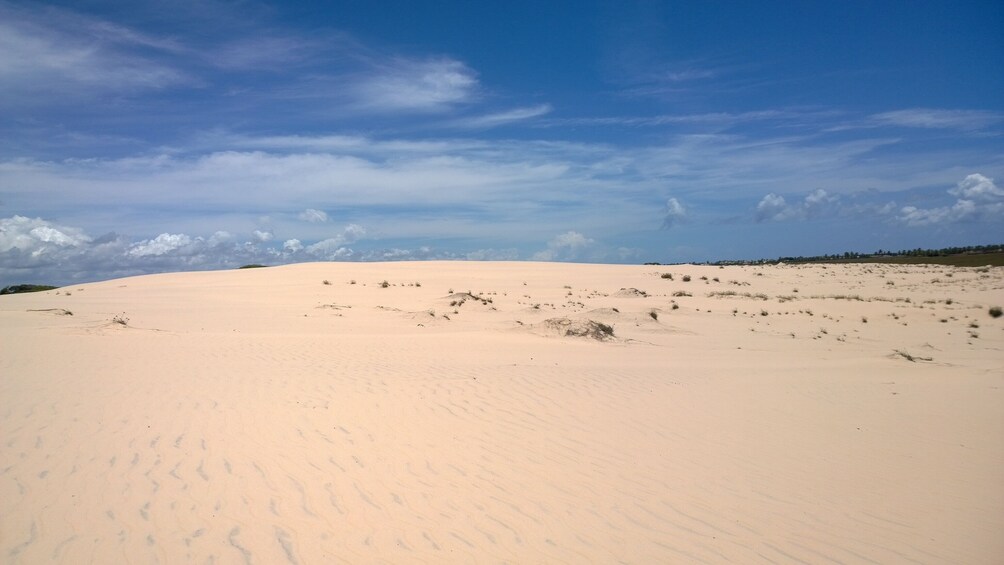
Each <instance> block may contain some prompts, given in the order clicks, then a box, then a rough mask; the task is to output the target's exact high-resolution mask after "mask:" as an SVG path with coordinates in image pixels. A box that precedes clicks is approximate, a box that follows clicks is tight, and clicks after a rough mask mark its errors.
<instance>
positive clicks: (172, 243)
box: [129, 233, 193, 257]
mask: <svg viewBox="0 0 1004 565" xmlns="http://www.w3.org/2000/svg"><path fill="white" fill-rule="evenodd" d="M192 241H193V240H192V238H191V237H189V236H187V235H185V234H183V233H179V234H170V233H162V234H160V235H158V236H157V237H155V238H153V239H146V240H143V241H140V242H139V243H136V244H133V246H132V247H131V248H130V249H129V255H132V256H134V257H144V256H147V255H164V254H166V253H171V252H173V251H177V250H178V249H181V248H183V247H186V246H189V245H191V244H192Z"/></svg>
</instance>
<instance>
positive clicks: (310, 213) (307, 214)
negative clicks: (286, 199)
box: [298, 208, 328, 224]
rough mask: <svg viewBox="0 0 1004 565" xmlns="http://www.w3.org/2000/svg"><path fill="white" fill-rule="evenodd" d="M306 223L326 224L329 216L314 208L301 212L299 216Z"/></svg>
mask: <svg viewBox="0 0 1004 565" xmlns="http://www.w3.org/2000/svg"><path fill="white" fill-rule="evenodd" d="M298 217H299V218H300V219H301V220H303V221H304V222H310V223H315V224H316V223H324V222H327V221H328V214H327V213H326V212H324V211H322V210H315V209H313V208H307V209H306V210H304V211H303V212H300V215H299V216H298Z"/></svg>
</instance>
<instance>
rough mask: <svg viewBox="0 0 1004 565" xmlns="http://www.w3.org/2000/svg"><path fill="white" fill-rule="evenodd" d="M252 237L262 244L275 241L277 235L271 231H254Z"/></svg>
mask: <svg viewBox="0 0 1004 565" xmlns="http://www.w3.org/2000/svg"><path fill="white" fill-rule="evenodd" d="M251 235H252V236H254V238H255V239H256V240H258V241H260V242H262V243H265V242H268V241H272V240H273V239H275V234H274V233H272V232H271V231H269V230H254V231H253V232H251Z"/></svg>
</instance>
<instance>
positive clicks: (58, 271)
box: [0, 216, 434, 286]
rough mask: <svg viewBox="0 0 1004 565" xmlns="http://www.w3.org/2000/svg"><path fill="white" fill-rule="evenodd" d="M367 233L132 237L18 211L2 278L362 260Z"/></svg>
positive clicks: (9, 229) (5, 243) (5, 231)
mask: <svg viewBox="0 0 1004 565" xmlns="http://www.w3.org/2000/svg"><path fill="white" fill-rule="evenodd" d="M365 233H366V230H365V229H363V228H362V227H361V226H359V225H357V224H349V225H347V226H345V227H344V228H343V229H342V230H341V232H340V233H338V234H336V235H335V236H333V237H331V238H328V239H325V240H322V241H319V242H317V243H315V244H313V245H310V246H304V244H303V243H302V242H300V240H298V239H288V240H286V241H285V242H283V244H282V246H279V247H276V246H274V245H267V244H266V242H263V241H238V240H237V238H236V237H235V236H234V235H233V234H231V233H229V232H225V231H217V232H215V233H213V234H212V235H211V236H209V237H208V238H206V237H202V236H193V235H189V234H186V233H162V234H160V235H158V236H156V237H153V238H149V239H142V240H139V241H133V242H130V241H129V240H128V239H127V238H125V237H122V236H119V235H116V234H113V233H112V234H107V235H104V236H101V237H98V238H94V237H91V236H90V235H88V234H87V233H85V232H84V231H83V230H82V229H79V228H75V227H68V226H65V225H60V224H56V223H53V222H49V221H47V220H43V219H41V218H27V217H24V216H12V217H8V218H0V286H6V285H8V284H15V283H18V282H30V281H41V282H48V283H53V284H62V283H65V282H73V281H80V280H95V279H105V278H113V277H117V276H129V275H136V274H143V273H152V272H163V271H183V270H192V269H224V268H233V267H236V266H239V265H243V264H247V263H264V264H280V263H289V262H292V261H297V260H301V261H302V260H304V259H314V260H317V259H322V260H359V259H361V258H364V257H363V256H361V255H360V254H358V253H356V252H354V251H353V250H352V249H350V248H348V247H346V244H348V243H351V242H354V241H357V240H358V239H359V238H361V237H363V236H364V235H365ZM252 239H254V238H252ZM304 251H306V253H304ZM369 253H370V255H373V254H376V253H379V252H378V251H371V252H369ZM414 253H416V255H415V257H416V258H425V257H427V256H429V257H431V256H433V255H434V254H433V252H432V251H431V250H430V249H428V248H424V249H420V250H417V251H415V252H414Z"/></svg>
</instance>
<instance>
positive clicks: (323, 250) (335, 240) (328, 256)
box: [287, 224, 366, 261]
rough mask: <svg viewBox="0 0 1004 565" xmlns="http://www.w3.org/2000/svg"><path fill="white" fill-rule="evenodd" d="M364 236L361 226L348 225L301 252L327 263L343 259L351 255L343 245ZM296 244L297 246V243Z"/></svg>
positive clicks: (350, 251)
mask: <svg viewBox="0 0 1004 565" xmlns="http://www.w3.org/2000/svg"><path fill="white" fill-rule="evenodd" d="M364 235H366V230H365V229H364V228H363V227H362V226H360V225H358V224H349V225H347V226H345V228H344V229H342V232H341V233H339V234H337V235H335V236H333V237H329V238H327V239H322V240H321V241H318V242H317V243H314V244H312V245H308V246H306V247H304V248H303V251H304V252H305V253H307V254H309V255H313V256H314V257H315V258H318V259H324V260H327V261H334V260H337V259H345V258H347V257H350V256H351V255H352V254H353V251H352V249H350V248H348V247H346V246H345V245H346V244H351V243H354V242H356V241H358V240H359V239H360V238H362V237H363V236H364ZM287 243H288V242H287ZM296 243H297V244H299V241H297V242H296ZM297 251H299V250H297Z"/></svg>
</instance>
